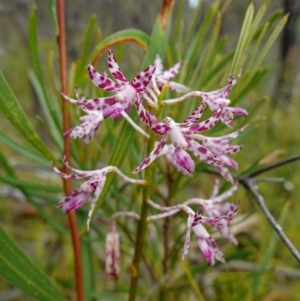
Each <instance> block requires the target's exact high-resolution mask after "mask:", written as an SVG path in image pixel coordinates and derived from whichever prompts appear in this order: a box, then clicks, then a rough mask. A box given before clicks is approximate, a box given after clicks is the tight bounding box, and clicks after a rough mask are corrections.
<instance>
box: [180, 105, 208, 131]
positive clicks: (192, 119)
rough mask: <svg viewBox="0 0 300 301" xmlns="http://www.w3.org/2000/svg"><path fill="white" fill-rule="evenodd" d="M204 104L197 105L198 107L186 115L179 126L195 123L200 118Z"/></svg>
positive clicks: (188, 125)
mask: <svg viewBox="0 0 300 301" xmlns="http://www.w3.org/2000/svg"><path fill="white" fill-rule="evenodd" d="M204 108H205V107H204V105H202V104H201V105H200V106H198V108H197V109H196V110H195V111H194V112H193V113H192V114H191V115H190V116H189V117H188V118H186V119H185V120H184V121H183V123H182V124H181V126H182V127H183V126H184V127H190V126H192V125H194V124H195V123H197V122H198V121H199V119H200V118H201V116H202V114H203V112H204Z"/></svg>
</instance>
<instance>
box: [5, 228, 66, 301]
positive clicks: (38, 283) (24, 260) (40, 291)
mask: <svg viewBox="0 0 300 301" xmlns="http://www.w3.org/2000/svg"><path fill="white" fill-rule="evenodd" d="M0 275H1V276H2V277H4V278H5V279H6V280H7V281H9V282H10V283H12V284H13V285H15V286H16V287H18V288H20V289H21V290H22V291H24V292H25V293H27V294H28V295H30V296H32V297H33V298H35V299H36V300H39V301H40V300H43V301H59V300H64V297H63V296H62V295H61V293H60V292H59V291H58V289H57V288H56V287H55V286H54V285H53V283H52V281H51V280H50V279H49V278H48V276H47V275H46V274H45V273H44V272H43V271H42V270H40V268H39V267H38V266H37V265H36V264H35V263H34V262H33V261H31V260H30V259H29V258H28V257H27V256H26V255H25V254H24V253H23V251H22V250H21V249H20V248H19V247H18V246H17V244H16V243H15V242H14V241H13V239H12V238H11V237H10V236H9V235H8V234H7V233H6V232H5V231H4V230H3V229H2V228H1V227H0Z"/></svg>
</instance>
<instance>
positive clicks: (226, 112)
mask: <svg viewBox="0 0 300 301" xmlns="http://www.w3.org/2000/svg"><path fill="white" fill-rule="evenodd" d="M234 115H242V116H244V117H247V116H248V112H247V111H246V110H244V109H242V108H232V107H225V108H224V109H223V111H222V115H221V118H220V119H221V121H222V122H223V123H224V124H226V125H227V126H228V127H232V120H233V118H234Z"/></svg>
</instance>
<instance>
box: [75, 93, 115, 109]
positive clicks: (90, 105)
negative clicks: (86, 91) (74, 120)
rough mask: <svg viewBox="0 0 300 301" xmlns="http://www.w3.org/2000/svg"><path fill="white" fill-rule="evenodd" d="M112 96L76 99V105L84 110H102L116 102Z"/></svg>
mask: <svg viewBox="0 0 300 301" xmlns="http://www.w3.org/2000/svg"><path fill="white" fill-rule="evenodd" d="M116 102H117V101H116V99H115V97H114V96H112V97H103V98H94V99H87V100H83V101H77V102H76V105H77V106H78V107H79V108H81V109H82V110H85V111H102V110H104V109H106V108H108V107H110V106H112V105H114V104H115V103H116Z"/></svg>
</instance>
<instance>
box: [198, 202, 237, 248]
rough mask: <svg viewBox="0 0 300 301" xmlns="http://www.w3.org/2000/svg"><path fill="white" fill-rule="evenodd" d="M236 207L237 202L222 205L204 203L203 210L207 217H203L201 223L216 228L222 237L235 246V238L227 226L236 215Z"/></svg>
mask: <svg viewBox="0 0 300 301" xmlns="http://www.w3.org/2000/svg"><path fill="white" fill-rule="evenodd" d="M238 206H239V202H235V203H222V204H216V203H209V202H207V203H204V204H203V209H204V210H205V211H206V213H207V214H208V215H209V217H204V218H203V223H206V224H208V225H211V226H214V227H216V228H217V229H218V231H219V232H220V233H221V234H222V236H224V237H225V238H227V239H228V240H229V241H230V242H232V243H233V244H237V240H236V238H235V237H234V235H233V234H232V233H231V232H230V229H229V225H230V223H231V221H232V220H233V219H234V218H235V216H236V214H237V210H238ZM210 217H211V218H210ZM216 218H217V219H216Z"/></svg>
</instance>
